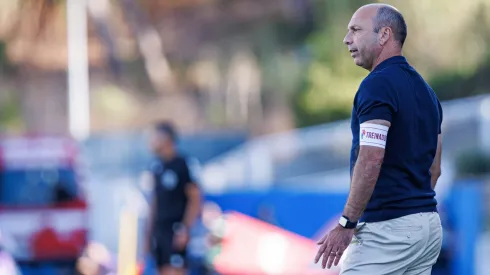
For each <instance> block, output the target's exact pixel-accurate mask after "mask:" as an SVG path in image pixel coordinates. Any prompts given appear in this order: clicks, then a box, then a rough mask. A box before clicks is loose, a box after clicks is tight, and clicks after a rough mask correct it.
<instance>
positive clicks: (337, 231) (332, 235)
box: [315, 225, 354, 268]
mask: <svg viewBox="0 0 490 275" xmlns="http://www.w3.org/2000/svg"><path fill="white" fill-rule="evenodd" d="M352 236H354V229H346V228H343V227H341V226H340V225H337V226H336V227H335V228H334V229H332V230H331V231H330V232H329V233H327V234H326V235H325V236H324V237H323V238H322V239H321V240H319V241H318V242H317V244H318V245H321V246H320V248H319V249H318V253H317V254H316V257H315V263H318V261H319V260H320V258H321V257H322V254H323V260H322V268H325V267H327V268H330V267H332V263H333V264H334V266H337V265H338V264H339V261H340V258H341V257H342V255H343V254H344V251H345V249H347V247H348V246H349V244H350V242H351V241H352Z"/></svg>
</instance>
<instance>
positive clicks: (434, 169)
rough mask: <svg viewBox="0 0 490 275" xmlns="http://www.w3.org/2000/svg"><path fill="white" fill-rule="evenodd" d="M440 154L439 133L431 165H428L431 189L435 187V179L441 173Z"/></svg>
mask: <svg viewBox="0 0 490 275" xmlns="http://www.w3.org/2000/svg"><path fill="white" fill-rule="evenodd" d="M441 156H442V136H441V134H439V136H437V151H436V156H435V157H434V162H432V166H431V167H430V174H431V178H430V183H431V186H432V189H435V188H436V184H437V180H438V179H439V177H440V176H441V174H442V169H441Z"/></svg>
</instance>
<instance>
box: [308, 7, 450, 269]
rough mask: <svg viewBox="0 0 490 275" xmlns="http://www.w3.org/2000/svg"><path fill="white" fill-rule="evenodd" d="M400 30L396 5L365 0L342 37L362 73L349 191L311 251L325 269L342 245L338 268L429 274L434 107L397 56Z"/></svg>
mask: <svg viewBox="0 0 490 275" xmlns="http://www.w3.org/2000/svg"><path fill="white" fill-rule="evenodd" d="M406 36H407V26H406V23H405V20H404V18H403V15H402V14H401V13H400V12H399V11H398V10H396V9H395V8H394V7H392V6H389V5H385V4H371V5H366V6H363V7H361V8H360V9H358V10H357V11H356V12H355V13H354V15H353V16H352V19H351V21H350V22H349V25H348V32H347V35H346V36H345V38H344V43H345V44H346V45H347V47H348V49H349V51H350V53H351V56H352V57H353V59H354V62H355V64H356V65H358V66H360V67H362V68H364V69H366V70H368V71H370V73H369V75H368V76H367V77H366V78H365V79H364V80H363V81H362V83H361V85H360V87H359V89H358V91H357V94H356V96H355V99H354V107H353V110H352V120H351V128H352V135H353V140H352V150H351V186H350V192H349V197H348V199H347V203H346V205H345V207H344V211H343V215H342V217H341V218H340V220H339V224H338V225H337V226H336V227H335V228H334V229H332V230H331V231H330V232H328V233H327V234H326V235H325V236H324V237H323V238H322V239H321V240H320V241H319V242H318V244H320V245H321V247H320V248H319V250H318V254H317V256H316V258H315V261H316V262H318V261H319V260H320V258H321V257H322V256H323V259H322V266H323V267H324V268H325V267H328V268H330V267H331V266H332V264H334V265H337V264H338V263H339V260H340V259H341V257H342V255H343V253H344V251H345V250H346V248H347V247H348V246H349V252H348V253H347V254H346V257H345V259H344V260H343V264H342V270H341V274H343V275H346V274H380V275H381V274H400V275H401V274H405V275H410V274H413V275H429V274H431V270H432V266H433V265H434V264H435V263H436V260H437V258H438V256H439V253H440V250H441V245H442V226H441V220H440V217H439V214H438V213H437V207H436V206H437V201H436V199H435V191H434V188H435V186H436V183H437V180H438V178H439V176H440V174H441V123H442V108H441V105H440V103H439V100H438V98H437V96H436V94H435V93H434V91H433V90H432V88H431V87H430V86H429V85H428V84H427V82H426V81H425V80H424V79H423V78H422V76H421V75H420V74H418V73H417V71H416V70H415V69H414V68H413V67H412V66H410V65H409V64H408V62H407V60H406V59H405V57H403V56H402V47H403V44H404V42H405V38H406ZM385 148H386V150H385ZM353 237H354V241H353V242H352V240H353Z"/></svg>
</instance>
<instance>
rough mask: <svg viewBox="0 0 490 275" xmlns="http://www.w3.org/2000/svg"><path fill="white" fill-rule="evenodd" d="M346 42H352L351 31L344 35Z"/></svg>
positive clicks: (348, 43) (347, 43)
mask: <svg viewBox="0 0 490 275" xmlns="http://www.w3.org/2000/svg"><path fill="white" fill-rule="evenodd" d="M344 44H345V45H347V46H349V45H350V44H352V37H351V35H350V32H348V33H347V34H346V35H345V37H344Z"/></svg>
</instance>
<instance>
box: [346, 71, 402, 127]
mask: <svg viewBox="0 0 490 275" xmlns="http://www.w3.org/2000/svg"><path fill="white" fill-rule="evenodd" d="M354 107H355V109H356V112H357V116H358V118H359V123H364V122H366V121H368V120H373V119H382V120H387V121H389V122H390V123H391V120H392V118H393V115H394V114H395V113H396V112H397V111H398V104H397V101H396V94H395V91H394V90H393V89H391V88H390V85H389V82H388V81H387V80H386V79H383V78H382V77H374V78H371V79H366V80H365V81H364V82H363V83H362V84H361V86H360V87H359V91H358V92H357V95H356V99H355V101H354Z"/></svg>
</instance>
